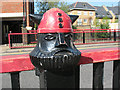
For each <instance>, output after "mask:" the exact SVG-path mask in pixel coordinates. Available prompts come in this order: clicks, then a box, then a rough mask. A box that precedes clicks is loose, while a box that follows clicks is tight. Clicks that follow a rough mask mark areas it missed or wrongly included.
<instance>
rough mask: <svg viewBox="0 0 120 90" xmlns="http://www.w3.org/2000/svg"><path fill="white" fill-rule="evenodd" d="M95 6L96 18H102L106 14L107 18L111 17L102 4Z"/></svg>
mask: <svg viewBox="0 0 120 90" xmlns="http://www.w3.org/2000/svg"><path fill="white" fill-rule="evenodd" d="M95 7H96V11H95V12H96V17H97V18H103V17H105V16H107V17H108V18H112V15H111V14H110V13H109V11H106V10H105V9H104V8H103V6H95Z"/></svg>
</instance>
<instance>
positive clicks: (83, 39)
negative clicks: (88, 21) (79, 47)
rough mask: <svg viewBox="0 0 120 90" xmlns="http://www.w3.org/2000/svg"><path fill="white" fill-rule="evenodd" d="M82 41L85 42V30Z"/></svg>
mask: <svg viewBox="0 0 120 90" xmlns="http://www.w3.org/2000/svg"><path fill="white" fill-rule="evenodd" d="M83 43H85V32H84V31H83Z"/></svg>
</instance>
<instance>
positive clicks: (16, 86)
mask: <svg viewBox="0 0 120 90" xmlns="http://www.w3.org/2000/svg"><path fill="white" fill-rule="evenodd" d="M19 73H20V72H11V73H10V75H11V84H12V90H20V82H19Z"/></svg>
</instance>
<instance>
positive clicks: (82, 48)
mask: <svg viewBox="0 0 120 90" xmlns="http://www.w3.org/2000/svg"><path fill="white" fill-rule="evenodd" d="M116 46H117V47H118V46H119V45H114V46H111V45H110V46H93V47H80V48H77V49H89V48H93V49H94V48H98V49H99V48H105V47H116Z"/></svg>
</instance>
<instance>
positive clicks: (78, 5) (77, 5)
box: [70, 2, 96, 10]
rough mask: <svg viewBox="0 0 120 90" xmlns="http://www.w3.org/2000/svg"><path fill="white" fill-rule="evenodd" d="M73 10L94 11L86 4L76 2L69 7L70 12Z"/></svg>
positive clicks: (92, 7)
mask: <svg viewBox="0 0 120 90" xmlns="http://www.w3.org/2000/svg"><path fill="white" fill-rule="evenodd" d="M73 9H82V10H95V9H96V8H95V7H94V6H92V5H90V4H89V3H87V2H76V3H73V4H71V5H70V10H73Z"/></svg>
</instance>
